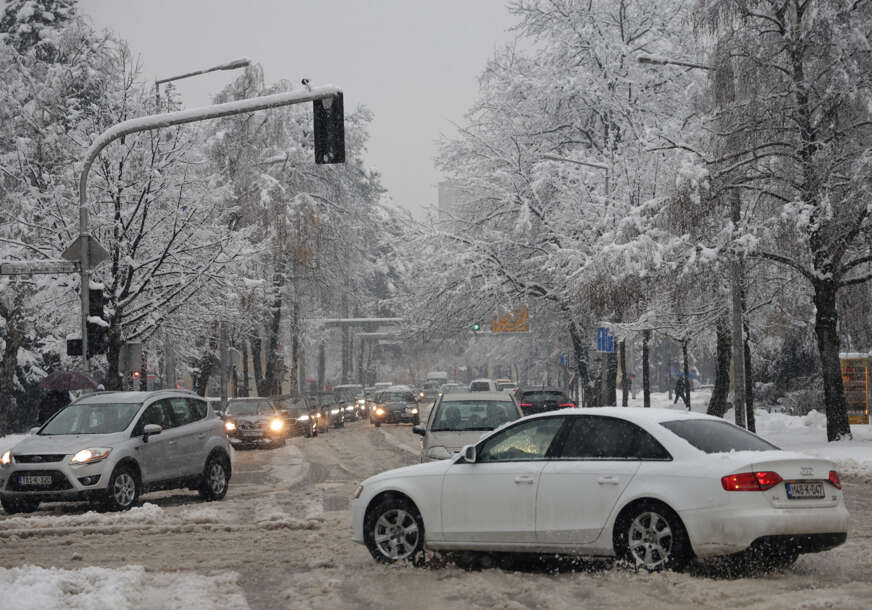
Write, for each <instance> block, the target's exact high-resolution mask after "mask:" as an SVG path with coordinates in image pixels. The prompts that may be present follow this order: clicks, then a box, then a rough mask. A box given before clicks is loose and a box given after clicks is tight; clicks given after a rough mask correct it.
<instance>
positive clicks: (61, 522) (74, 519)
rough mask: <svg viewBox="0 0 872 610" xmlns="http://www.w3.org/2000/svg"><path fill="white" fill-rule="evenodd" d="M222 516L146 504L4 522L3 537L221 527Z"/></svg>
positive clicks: (210, 509) (205, 509) (214, 512)
mask: <svg viewBox="0 0 872 610" xmlns="http://www.w3.org/2000/svg"><path fill="white" fill-rule="evenodd" d="M225 520H226V516H224V515H222V514H221V513H219V511H218V509H216V508H213V507H211V506H200V507H196V508H193V509H191V510H187V511H183V512H181V513H176V512H167V511H164V509H162V508H161V507H160V506H158V505H157V504H151V503H149V502H146V503H145V504H143V505H142V506H137V507H134V508H131V509H130V510H128V511H124V512H118V513H98V512H95V511H88V512H86V513H82V514H78V515H55V514H48V515H45V514H40V513H39V512H37V513H34V514H32V515H28V516H26V517H10V518H8V519H4V520H3V521H2V523H3V534H9V533H11V532H21V531H22V530H33V529H43V528H51V529H57V528H73V527H75V528H87V529H94V528H107V527H147V526H171V525H179V524H180V523H181V524H198V525H199V524H207V523H223V522H224V521H225Z"/></svg>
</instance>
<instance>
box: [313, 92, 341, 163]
mask: <svg viewBox="0 0 872 610" xmlns="http://www.w3.org/2000/svg"><path fill="white" fill-rule="evenodd" d="M312 114H313V118H314V123H315V163H316V164H319V165H320V164H322V163H345V111H344V109H343V102H342V93H337V94H336V95H335V96H333V97H327V98H324V99H321V100H314V101H313V102H312Z"/></svg>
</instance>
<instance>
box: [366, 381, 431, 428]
mask: <svg viewBox="0 0 872 610" xmlns="http://www.w3.org/2000/svg"><path fill="white" fill-rule="evenodd" d="M418 407H419V405H418V401H417V400H416V399H415V395H414V394H413V393H412V390H411V389H410V388H409V387H408V386H394V387H392V388H390V389H388V390H384V391H382V392H379V393H378V394H376V397H375V407H374V408H373V409H372V410H371V411H370V413H369V421H370V422H371V423H372V424H374V425H375V426H376V428H377V427H379V426H381V425H382V424H384V423H388V424H398V423H402V422H405V423H410V424H413V425H415V424H418V423H419V422H420V418H419V416H418Z"/></svg>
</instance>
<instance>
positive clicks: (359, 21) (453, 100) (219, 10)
mask: <svg viewBox="0 0 872 610" xmlns="http://www.w3.org/2000/svg"><path fill="white" fill-rule="evenodd" d="M506 2H507V0H248V1H245V0H147V1H145V0H79V11H80V12H81V13H83V14H85V15H88V16H89V17H90V18H91V19H92V20H93V21H94V24H95V25H96V26H98V27H100V28H104V27H105V28H109V29H111V30H113V31H114V32H116V33H117V34H119V35H120V36H121V37H122V38H124V39H126V40H127V41H128V42H129V43H130V46H131V47H132V49H133V50H134V52H136V53H138V54H139V55H140V56H141V60H142V67H143V76H144V77H146V78H149V79H153V78H164V77H167V76H173V75H176V74H180V73H184V72H188V71H192V70H197V69H201V68H205V67H209V66H213V65H216V64H219V63H223V62H225V61H229V60H231V59H236V58H237V57H250V58H251V59H252V60H253V61H256V62H259V63H260V64H262V65H263V68H264V73H265V77H266V80H267V82H268V83H271V82H275V81H277V80H280V79H282V78H288V79H290V80H291V81H292V82H294V83H298V82H299V80H300V78H302V77H307V78H309V79H310V80H311V81H312V84H313V85H324V84H333V85H338V86H340V87H342V89H343V91H344V93H345V104H346V112H349V111H350V110H351V109H353V108H355V107H356V106H357V105H358V104H365V105H367V106H369V108H370V109H371V110H372V111H373V112H374V114H375V120H374V122H373V124H372V130H371V133H370V144H369V153H368V156H367V162H368V164H369V166H370V167H372V168H374V169H377V170H378V171H380V172H381V174H382V176H383V179H384V185H385V186H386V187H387V188H388V190H389V191H390V194H391V196H392V197H393V199H394V201H395V202H396V203H397V204H399V205H402V206H404V207H407V208H409V209H412V210H414V211H416V212H418V211H420V210H421V209H422V208H423V207H424V206H431V205H435V204H436V184H437V183H438V181H439V179H440V177H439V174H438V172H437V171H436V170H435V168H434V167H433V157H434V156H435V153H436V145H435V141H436V139H437V138H438V137H439V135H440V134H450V133H452V127H451V124H452V122H461V121H462V119H463V114H464V113H465V112H466V110H467V109H468V108H469V106H470V105H471V103H472V101H473V100H474V98H475V95H476V93H477V89H478V82H477V78H478V75H479V73H480V72H481V71H482V69H483V68H484V65H485V62H486V61H487V59H488V58H489V57H491V56H492V55H493V53H494V50H495V49H497V48H498V47H500V46H502V45H503V44H505V43H507V42H509V41H510V40H511V38H512V33H511V32H509V31H508V30H509V28H510V27H511V26H512V25H513V24H514V21H513V18H512V16H511V15H510V14H509V12H508V10H507V9H506V8H505V5H506ZM232 78H233V73H231V72H216V73H213V74H207V75H204V76H200V77H195V78H192V79H188V80H183V81H179V82H178V83H176V87H177V89H178V91H179V92H180V94H181V95H182V99H183V101H184V104H185V105H186V106H188V107H193V106H202V105H205V104H208V103H209V102H210V99H211V96H212V95H213V94H215V93H216V92H218V91H219V90H220V89H221V88H222V87H223V86H224V84H226V83H227V82H229V80H230V79H232Z"/></svg>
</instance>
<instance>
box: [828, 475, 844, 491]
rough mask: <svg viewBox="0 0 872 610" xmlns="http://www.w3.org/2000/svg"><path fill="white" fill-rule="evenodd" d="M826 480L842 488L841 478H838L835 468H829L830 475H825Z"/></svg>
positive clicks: (837, 487)
mask: <svg viewBox="0 0 872 610" xmlns="http://www.w3.org/2000/svg"><path fill="white" fill-rule="evenodd" d="M827 480H828V481H829V482H830V485H832V486H833V487H835V488H836V489H841V488H842V479H840V478H839V473H838V472H836V471H835V470H830V476H829V477H827Z"/></svg>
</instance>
